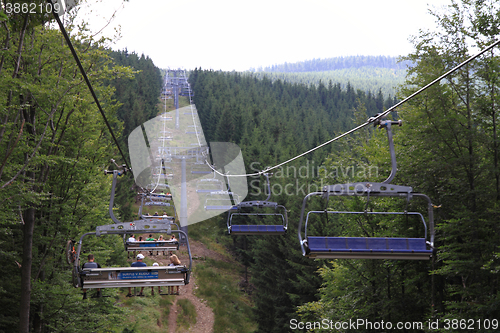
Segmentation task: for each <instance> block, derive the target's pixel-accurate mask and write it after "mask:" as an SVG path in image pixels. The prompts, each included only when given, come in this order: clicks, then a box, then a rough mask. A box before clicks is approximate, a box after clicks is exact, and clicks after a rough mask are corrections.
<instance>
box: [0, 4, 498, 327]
mask: <svg viewBox="0 0 500 333" xmlns="http://www.w3.org/2000/svg"><path fill="white" fill-rule="evenodd" d="M433 14H434V15H435V16H436V19H437V20H436V22H438V24H439V25H438V26H436V27H434V28H433V29H432V30H429V31H424V30H422V31H421V32H420V35H419V36H416V37H414V40H413V44H414V51H413V52H412V53H410V54H408V55H406V56H405V57H404V61H405V62H404V63H403V64H405V66H406V64H412V65H411V66H410V67H409V68H408V69H407V73H406V78H405V81H404V82H403V83H402V84H401V86H399V87H398V88H397V90H396V91H397V94H396V95H392V94H385V93H384V92H383V91H382V88H381V87H374V88H373V89H368V90H365V89H363V88H356V87H355V86H354V85H353V84H351V82H347V83H345V85H343V84H341V83H340V82H336V81H333V80H325V81H323V80H321V81H315V82H309V83H304V82H297V81H296V80H287V78H286V76H283V77H274V78H271V77H268V76H265V75H263V76H261V73H259V72H255V73H237V72H231V73H228V72H222V71H213V70H202V69H198V68H197V69H193V70H192V71H190V75H189V82H190V84H191V88H192V89H193V92H194V97H193V102H194V103H195V105H196V108H197V110H198V113H199V117H200V120H201V123H202V126H203V132H204V134H205V136H206V139H207V142H217V141H222V142H232V143H235V144H238V145H239V146H240V147H241V149H242V154H243V157H244V161H245V165H246V170H247V172H256V171H260V170H264V169H265V168H266V167H268V166H274V165H277V164H279V163H281V162H283V161H286V160H288V159H290V158H292V157H294V156H296V155H298V154H301V153H303V152H305V151H307V150H309V149H311V148H314V147H316V146H318V145H320V144H322V143H324V142H326V141H328V140H329V139H331V138H333V137H335V136H337V135H339V134H342V133H345V132H346V131H348V130H350V129H352V128H354V127H355V126H357V125H358V124H361V123H363V122H365V121H366V120H367V119H368V118H369V117H371V116H374V115H376V114H377V113H380V112H382V111H383V110H386V109H388V108H390V107H391V106H393V105H394V104H395V103H396V102H397V101H400V100H403V99H404V98H405V97H407V96H410V95H411V94H413V93H414V92H415V91H417V90H418V89H419V88H420V87H423V86H425V85H426V84H427V83H429V82H431V81H432V80H434V79H435V78H437V77H439V76H440V75H441V74H443V73H445V72H446V71H448V70H449V69H451V68H453V67H454V66H456V65H458V64H460V63H462V62H463V61H465V60H466V59H468V58H469V57H470V56H471V55H473V54H475V53H476V52H477V51H478V50H480V49H483V48H485V47H486V46H488V45H491V44H492V43H494V42H496V38H497V36H498V33H499V31H498V28H497V27H498V26H500V6H499V5H498V3H497V2H495V1H491V0H487V1H484V0H481V1H480V0H461V1H459V0H455V1H452V2H451V4H450V6H448V8H447V10H446V11H443V12H435V13H433ZM71 22H72V21H71V20H69V21H68V23H67V25H66V29H67V30H68V32H69V33H70V36H71V38H72V43H73V45H74V46H75V48H76V50H77V53H78V55H79V57H80V59H81V61H82V64H83V67H84V69H85V71H86V72H87V74H88V75H89V78H90V80H91V82H92V85H93V87H94V89H95V91H96V94H97V97H98V99H99V101H100V104H101V105H102V106H103V110H104V111H105V115H106V117H107V119H108V121H109V122H110V124H111V127H112V129H113V131H114V133H115V134H116V135H117V136H118V141H119V144H120V145H121V147H122V149H124V150H125V151H126V150H127V149H126V142H127V136H128V134H129V133H130V132H131V130H133V129H134V128H136V127H137V126H139V125H140V124H142V123H144V122H145V121H146V120H148V119H151V118H152V117H155V116H156V115H157V114H158V113H160V112H161V110H160V109H159V107H158V105H159V104H160V101H161V98H160V97H161V84H162V76H161V71H160V69H158V68H157V67H156V66H155V65H154V63H153V61H152V60H151V59H150V58H149V57H147V56H145V55H140V56H139V55H137V54H135V53H129V52H128V51H127V50H122V51H112V50H110V49H109V48H107V47H106V46H105V45H106V41H105V40H102V39H95V38H94V37H93V35H92V33H91V32H90V31H88V30H86V29H85V27H84V26H83V27H82V26H76V25H73V24H72V23H71ZM0 25H1V26H2V29H0V44H1V45H2V48H1V49H0V73H1V75H0V87H1V89H0V103H1V105H2V107H1V108H0V120H1V124H0V161H1V164H0V205H2V207H1V209H0V214H1V219H0V263H1V265H0V267H1V268H0V269H1V275H2V276H3V277H8V278H3V279H1V280H0V295H1V296H0V307H1V308H2V309H3V311H2V313H0V332H23V333H27V332H89V331H90V332H129V333H130V332H135V331H137V332H139V331H140V330H139V329H137V330H136V329H135V328H130V327H125V326H124V323H123V318H124V317H130V316H131V314H130V312H129V311H130V310H129V308H128V305H129V303H125V302H123V303H121V302H122V300H123V299H124V297H123V292H122V291H115V290H111V291H109V295H108V296H109V297H104V298H102V299H91V300H82V296H81V291H80V290H78V289H75V288H74V287H73V286H72V285H71V270H70V268H69V266H68V265H67V263H66V259H65V253H64V247H65V245H66V243H67V241H68V240H70V239H73V240H74V239H77V238H78V237H80V236H81V235H82V234H83V233H86V232H90V231H93V230H95V228H96V226H99V225H104V224H110V223H112V222H111V219H110V217H109V214H108V205H109V197H110V189H111V178H110V177H108V176H106V175H105V174H104V172H103V171H104V170H106V169H112V168H113V167H114V166H113V164H112V163H111V162H110V160H111V159H116V160H117V161H118V163H119V164H123V163H126V161H121V157H120V155H119V153H118V149H117V147H116V145H115V144H114V142H113V140H112V138H111V136H110V132H109V130H108V128H107V127H106V125H105V123H104V121H103V118H102V115H101V114H100V113H99V110H98V108H97V106H96V104H95V103H94V100H93V98H92V96H91V94H90V92H89V91H88V89H87V87H86V86H85V83H84V80H83V78H82V77H81V75H80V74H79V72H78V68H77V66H76V64H75V61H74V59H73V57H72V55H71V53H70V50H69V49H68V47H67V45H66V44H65V42H64V39H63V37H62V35H61V33H60V31H59V29H57V27H56V26H55V25H54V24H51V22H50V21H49V22H47V17H46V16H45V15H43V14H42V13H40V14H31V15H22V14H15V13H11V14H8V15H2V16H0ZM498 54H499V52H498V48H494V49H492V50H491V51H489V52H488V53H486V54H484V55H483V56H481V57H479V58H477V59H476V60H474V61H472V62H469V63H468V64H467V65H465V66H464V67H462V68H461V69H460V70H458V71H456V72H454V73H453V74H451V75H449V76H448V77H446V78H445V79H443V80H441V81H440V82H439V83H437V84H435V85H433V86H432V87H430V88H429V89H427V90H426V91H425V92H423V93H421V94H420V95H418V96H416V97H414V98H413V99H411V100H409V101H408V102H407V103H405V104H403V105H401V106H400V107H398V108H397V110H396V111H395V112H393V113H392V114H391V115H390V117H389V118H390V119H394V120H396V119H397V120H401V121H402V124H403V125H402V126H401V127H396V126H395V127H394V128H393V134H394V143H395V150H396V157H397V162H398V167H397V171H398V172H397V174H396V177H395V179H394V180H393V181H392V184H398V185H405V186H411V187H412V188H414V189H415V191H418V192H420V193H425V194H426V195H428V196H429V197H430V198H431V200H432V203H433V204H434V218H435V232H436V236H435V244H434V246H435V253H434V255H433V256H432V258H431V260H428V261H427V260H426V261H417V260H369V259H335V260H327V259H311V258H307V257H304V256H303V254H302V252H301V248H300V244H299V239H298V238H297V229H298V224H299V220H300V210H301V205H302V201H303V199H304V197H305V196H306V195H307V194H308V193H309V192H314V191H317V190H318V189H320V188H322V187H323V186H324V185H333V184H343V183H349V182H361V181H363V182H368V181H372V182H373V181H376V182H379V181H383V180H384V179H386V178H387V176H388V175H389V173H390V171H391V163H390V156H389V147H388V141H387V137H386V134H385V132H384V131H383V130H381V129H379V128H377V127H372V126H369V127H368V126H367V127H363V128H361V129H359V130H358V131H356V132H354V133H352V134H350V135H349V136H346V137H345V138H343V139H341V140H339V141H336V142H334V143H332V144H330V145H328V146H326V147H323V148H321V149H318V150H316V151H314V152H312V153H309V154H307V155H305V156H304V157H302V158H300V159H297V160H295V161H293V162H291V163H289V164H287V165H285V166H282V167H281V168H280V169H277V170H275V171H274V175H273V176H272V177H271V185H272V186H271V200H272V201H276V202H279V203H280V204H282V205H284V206H285V207H287V210H288V216H289V227H288V228H289V229H288V232H287V233H286V234H285V235H283V236H262V237H258V236H257V237H256V236H234V235H228V234H227V228H226V216H225V215H221V216H218V217H215V218H213V219H211V220H209V221H204V222H200V223H197V225H198V226H197V227H196V228H195V227H193V228H192V229H191V230H190V232H191V233H192V234H191V235H192V236H193V237H194V238H197V237H198V238H197V239H202V238H200V236H199V234H200V233H203V232H200V230H205V231H206V234H207V235H208V234H210V235H215V236H214V244H215V243H216V244H217V245H213V246H218V247H224V250H223V251H227V253H230V255H231V256H233V257H234V258H236V259H237V260H238V263H239V264H238V265H241V267H244V273H243V271H242V272H240V273H241V274H242V275H243V274H245V279H246V280H247V283H248V284H250V285H251V286H252V288H253V290H254V291H253V292H252V293H251V294H250V293H247V292H246V291H245V290H246V289H244V290H237V291H236V293H239V294H241V296H242V297H244V298H245V299H246V300H247V301H245V302H242V303H241V304H240V303H238V302H237V301H235V300H233V301H231V304H224V305H223V306H226V307H227V309H226V310H224V311H226V312H227V311H234V312H232V313H235V314H237V315H238V316H243V317H244V319H241V320H242V321H247V322H248V321H251V322H252V323H253V324H252V325H250V326H244V325H241V326H240V327H238V328H235V327H233V326H231V327H230V326H229V324H227V325H226V326H225V324H224V323H222V322H220V321H219V322H217V319H216V324H215V325H219V326H217V327H218V331H227V332H235V331H237V332H247V331H250V330H248V329H246V328H245V327H253V329H252V330H253V331H256V332H290V331H295V330H298V331H311V332H330V331H332V329H331V328H330V327H323V326H322V325H315V323H317V322H321V321H322V320H323V319H325V318H326V319H327V320H328V322H330V321H331V322H333V323H343V322H349V321H356V320H358V319H363V320H366V321H369V322H372V323H376V322H381V321H384V322H386V323H393V324H394V325H396V323H400V322H401V323H417V324H418V323H421V324H422V325H421V326H419V325H416V326H411V327H405V328H404V329H401V330H399V331H405V332H430V331H436V332H438V331H441V332H444V331H446V332H449V331H461V330H464V329H469V330H474V331H482V332H493V331H498V320H499V318H500V308H499V304H500V291H499V287H500V281H499V270H500V261H499V257H500V249H499V245H500V236H499V235H500V233H499V231H500V230H499V223H500V221H499V220H500V205H499V202H500V166H499V163H500V156H499V154H500V140H499V137H498V136H499V134H498V123H499V111H498V105H499V100H498V89H497V88H499V86H500V83H499V82H498V73H499V71H500V57H499V55H498ZM362 59H369V58H362ZM351 60H353V59H350V58H344V59H343V60H342V61H340V60H338V61H330V60H328V61H324V62H322V61H321V60H320V59H319V60H315V61H310V62H305V63H304V64H303V66H302V67H303V68H304V70H307V71H310V70H311V69H313V68H315V67H314V66H316V65H315V64H317V66H316V67H317V69H314V70H322V69H327V70H332V69H334V67H331V66H334V64H335V63H337V64H338V66H343V65H342V64H343V63H347V62H348V61H351ZM373 60H374V61H375V60H376V61H382V63H385V62H388V63H391V61H393V60H391V59H387V58H383V57H382V58H380V57H378V58H376V59H373ZM363 61H365V60H363ZM366 61H368V60H366ZM330 64H332V65H330ZM329 66H330V67H329ZM391 66H392V65H391ZM285 67H286V66H285ZM278 68H279V66H276V68H274V70H277V69H278ZM335 69H338V68H335ZM343 69H345V68H343ZM343 69H342V70H343ZM297 71H300V70H297ZM318 73H321V72H318ZM367 170H368V172H367ZM371 170H376V171H374V172H371ZM247 180H248V182H249V189H250V192H249V194H248V196H247V198H246V200H258V199H264V198H265V195H264V193H262V191H263V188H264V179H263V177H253V178H251V177H248V179H247ZM135 192H136V189H135V188H134V186H133V179H130V178H127V177H124V178H123V180H122V181H121V182H120V184H119V186H118V194H117V196H118V200H117V202H116V205H115V210H116V213H115V214H117V216H119V217H120V218H122V219H124V220H128V219H133V218H134V215H135V212H134V206H133V200H134V193H135ZM309 205H310V206H311V207H312V208H313V209H315V210H318V211H321V210H324V211H326V210H344V211H363V210H365V211H366V210H368V211H406V210H409V211H416V212H421V213H422V214H423V215H424V216H426V206H425V203H422V202H421V201H418V200H411V201H410V202H407V201H406V200H405V199H390V198H376V199H372V200H370V202H367V200H366V199H365V198H359V197H353V198H335V200H333V199H331V200H330V201H329V202H328V206H327V207H325V206H324V205H323V203H322V202H320V201H319V200H318V201H315V200H310V202H309ZM325 215H326V214H325ZM203 228H205V229H203ZM310 228H311V234H313V235H323V236H354V237H361V236H364V237H415V238H416V237H422V234H423V232H424V227H423V226H422V225H420V224H416V223H414V221H412V220H411V219H408V218H405V217H402V218H391V219H385V218H381V217H376V218H368V217H366V216H363V215H360V216H359V218H347V217H345V218H344V217H339V218H335V219H333V218H326V217H323V216H321V217H319V218H318V219H315V220H313V222H311V225H310ZM196 233H198V235H196ZM191 235H190V237H191ZM87 246H88V249H87V251H92V252H94V253H96V254H97V255H98V258H99V262H101V264H103V265H105V266H109V267H111V266H113V265H127V256H126V253H124V251H123V244H122V240H121V239H120V237H116V238H115V237H111V238H106V239H103V238H98V239H96V240H93V241H91V244H89V245H87ZM221 251H222V250H221ZM211 263H212V264H213V263H214V261H210V260H207V261H206V262H203V263H202V264H201V265H200V267H204V268H203V269H205V270H201V269H200V271H198V272H199V277H200V281H201V278H202V275H203V273H204V272H205V273H207V272H211V271H209V269H210V267H208V266H209V265H210V264H211ZM217 265H221V263H219V264H217ZM227 266H229V265H226V266H224V267H227ZM207 274H208V273H207ZM208 275H210V274H208ZM210 279H212V280H213V281H222V280H221V279H222V276H221V274H212V275H210ZM232 282H234V281H224V288H226V286H227V285H230V284H231V283H232ZM221 283H222V282H221ZM200 286H201V284H200ZM227 288H229V287H227ZM200 289H202V287H200ZM204 297H205V296H204ZM207 298H208V296H207ZM167 301H169V299H167V300H166V301H163V302H162V301H159V305H158V304H157V305H155V306H156V307H159V306H162V304H163V305H165V303H166V302H167ZM243 303H245V304H243ZM134 304H135V305H136V306H139V308H138V309H139V310H137V312H141V311H144V312H146V310H148V311H149V309H146V307H147V306H148V305H147V304H148V303H147V301H142V303H134ZM141 304H143V305H141ZM210 304H212V303H210ZM148 313H149V312H148ZM217 318H218V317H217ZM299 322H301V323H310V326H307V325H303V326H301V328H300V329H299V328H298V327H299V326H298V325H297V323H299ZM431 323H432V324H433V325H434V323H437V324H438V326H439V327H435V326H433V325H431ZM294 324H295V326H294ZM302 328H303V329H302ZM394 330H395V329H394ZM338 331H341V332H360V331H361V332H370V331H377V329H370V328H368V327H366V326H364V327H358V328H352V327H341V328H340V329H338Z"/></svg>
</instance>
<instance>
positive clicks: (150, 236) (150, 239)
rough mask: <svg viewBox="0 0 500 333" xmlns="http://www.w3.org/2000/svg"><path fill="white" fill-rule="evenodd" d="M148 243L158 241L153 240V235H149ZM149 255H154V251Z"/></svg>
mask: <svg viewBox="0 0 500 333" xmlns="http://www.w3.org/2000/svg"><path fill="white" fill-rule="evenodd" d="M146 242H156V239H154V238H153V235H152V234H149V237H148V238H146ZM149 255H151V256H152V255H153V251H149Z"/></svg>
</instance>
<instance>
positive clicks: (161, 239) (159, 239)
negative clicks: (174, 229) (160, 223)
mask: <svg viewBox="0 0 500 333" xmlns="http://www.w3.org/2000/svg"><path fill="white" fill-rule="evenodd" d="M164 240H165V239H163V235H160V237H158V241H161V242H163V241H164ZM156 255H158V251H156ZM163 255H165V250H163Z"/></svg>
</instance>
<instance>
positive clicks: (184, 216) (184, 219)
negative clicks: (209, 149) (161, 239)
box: [179, 157, 188, 244]
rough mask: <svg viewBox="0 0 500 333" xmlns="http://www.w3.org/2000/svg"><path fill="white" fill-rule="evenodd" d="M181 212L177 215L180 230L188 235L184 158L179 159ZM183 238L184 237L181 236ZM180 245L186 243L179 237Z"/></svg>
mask: <svg viewBox="0 0 500 333" xmlns="http://www.w3.org/2000/svg"><path fill="white" fill-rule="evenodd" d="M181 172H182V176H181V177H182V178H181V210H180V214H179V222H180V225H181V230H182V231H183V232H184V233H185V234H186V235H187V233H188V213H187V182H186V157H183V158H182V159H181ZM182 236H184V235H182ZM180 238H181V239H179V241H181V244H185V243H186V239H184V238H183V237H180Z"/></svg>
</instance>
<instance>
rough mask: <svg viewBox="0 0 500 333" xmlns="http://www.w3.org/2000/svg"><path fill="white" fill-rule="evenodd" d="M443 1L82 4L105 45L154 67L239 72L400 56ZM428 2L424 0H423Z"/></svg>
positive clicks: (116, 0) (118, 0)
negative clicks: (308, 62) (351, 57)
mask: <svg viewBox="0 0 500 333" xmlns="http://www.w3.org/2000/svg"><path fill="white" fill-rule="evenodd" d="M450 1H451V0H377V1H374V0H351V1H345V0H307V1H305V0H301V1H296V0H286V1H285V0H253V1H245V0H211V1H207V0H176V1H171V0H130V1H129V2H125V3H123V1H122V0H98V1H92V5H91V7H88V8H86V9H82V11H81V14H83V12H85V15H86V17H88V18H89V19H90V22H91V28H92V30H93V31H98V30H101V29H102V28H103V27H104V26H105V25H106V22H107V21H108V20H109V18H110V17H111V15H112V13H113V12H114V11H115V10H116V9H118V12H117V13H116V17H115V19H114V20H112V22H111V23H110V24H109V25H108V26H107V27H106V28H104V29H103V31H102V34H104V35H105V36H108V37H111V36H114V35H115V28H116V27H121V39H119V40H115V44H114V45H112V48H113V49H124V48H125V47H126V48H127V49H128V50H129V51H130V52H131V51H135V52H136V53H139V54H141V53H144V54H145V55H148V56H149V57H151V58H152V59H153V61H154V63H155V65H156V66H158V67H160V68H169V67H170V68H184V69H193V68H195V67H201V68H203V69H210V68H212V69H215V70H219V69H222V70H224V71H231V70H237V71H242V70H247V69H249V68H251V67H255V68H258V67H260V66H262V67H265V66H269V65H273V64H280V63H284V62H297V61H302V60H309V59H313V58H330V57H337V56H349V55H390V56H398V55H406V54H408V53H409V52H411V51H412V45H411V44H410V42H409V40H408V39H409V37H410V36H411V35H416V34H418V31H419V29H424V30H426V29H434V28H435V27H436V24H435V22H434V21H435V19H434V17H433V16H432V15H430V14H429V13H428V10H429V9H436V8H437V9H439V8H441V7H442V6H444V5H447V4H449V3H450ZM429 3H430V4H429Z"/></svg>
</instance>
